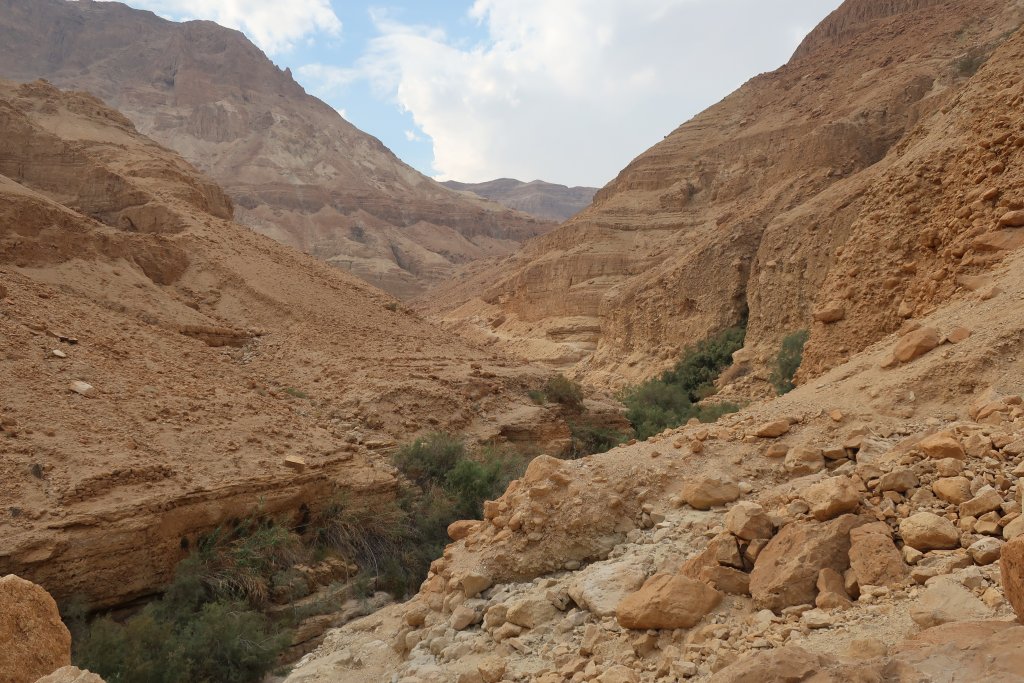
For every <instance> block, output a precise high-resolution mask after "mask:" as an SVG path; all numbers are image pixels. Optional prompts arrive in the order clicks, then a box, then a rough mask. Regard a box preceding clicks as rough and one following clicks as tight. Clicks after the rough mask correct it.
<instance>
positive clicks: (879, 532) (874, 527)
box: [850, 522, 909, 588]
mask: <svg viewBox="0 0 1024 683" xmlns="http://www.w3.org/2000/svg"><path fill="white" fill-rule="evenodd" d="M850 567H852V568H853V573H854V574H855V575H856V577H857V582H858V583H859V584H860V585H862V586H889V587H891V588H894V587H896V586H899V585H900V584H902V583H903V582H904V581H905V580H906V578H907V576H908V574H909V571H908V569H907V565H906V563H905V562H904V561H903V556H902V555H901V554H900V551H899V550H897V548H896V544H895V543H893V541H892V533H891V532H890V530H889V525H888V524H886V523H885V522H875V523H872V524H865V525H864V526H862V527H858V528H856V529H854V530H852V531H851V532H850Z"/></svg>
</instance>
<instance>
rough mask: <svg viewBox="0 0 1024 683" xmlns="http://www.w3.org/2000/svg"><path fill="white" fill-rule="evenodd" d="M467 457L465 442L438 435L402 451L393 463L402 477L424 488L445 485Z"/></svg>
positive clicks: (406, 447)
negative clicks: (453, 471) (452, 472)
mask: <svg viewBox="0 0 1024 683" xmlns="http://www.w3.org/2000/svg"><path fill="white" fill-rule="evenodd" d="M465 457H466V447H465V446H464V445H463V444H462V442H461V441H459V440H458V439H456V438H454V437H453V436H451V435H449V434H445V433H443V432H434V433H433V434H428V435H427V436H424V437H421V438H419V439H416V440H415V441H413V442H412V443H411V444H407V445H405V446H402V447H401V448H400V449H398V452H397V453H395V455H394V457H393V461H394V463H395V467H397V468H398V469H399V470H400V471H401V472H402V474H404V475H405V476H406V477H408V478H409V479H411V480H412V481H413V482H414V483H416V484H417V485H418V486H420V487H426V486H427V485H428V484H431V483H433V484H440V483H442V482H444V480H445V477H447V476H448V473H449V472H450V471H451V470H452V469H453V468H454V467H455V465H457V464H458V463H459V461H460V460H463V459H464V458H465Z"/></svg>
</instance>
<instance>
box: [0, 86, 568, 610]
mask: <svg viewBox="0 0 1024 683" xmlns="http://www.w3.org/2000/svg"><path fill="white" fill-rule="evenodd" d="M0 131H2V134H0V340H2V345H0V376H2V377H3V381H2V382H0V452H2V453H3V457H2V458H0V481H2V483H0V499H2V500H3V501H4V504H3V515H2V517H0V537H2V538H3V539H4V542H3V544H2V545H0V573H7V572H14V573H17V574H19V575H21V576H24V577H26V578H30V579H32V580H34V581H37V582H38V583H40V584H42V585H43V586H45V587H47V588H48V589H49V590H51V591H52V592H53V593H54V595H55V596H57V597H58V598H59V599H62V600H63V599H67V598H69V597H71V596H79V597H81V598H84V599H86V600H87V601H88V602H89V604H91V605H93V606H102V605H109V604H117V603H121V602H124V601H126V600H130V599H132V598H135V597H138V596H144V595H148V594H151V593H153V592H154V591H156V590H158V589H160V588H161V587H162V586H164V585H165V584H166V583H167V582H168V581H169V579H170V577H171V572H172V570H173V567H174V565H175V563H176V562H177V561H178V560H180V559H181V558H183V557H184V556H185V555H186V554H187V552H188V551H189V549H190V547H192V544H194V543H195V541H196V539H197V538H198V536H199V535H200V534H201V533H204V532H206V531H209V530H210V529H212V528H213V527H215V526H217V525H219V524H221V523H223V522H225V520H230V519H232V518H237V517H240V516H244V515H246V514H249V513H251V512H252V511H253V509H254V506H262V509H263V510H264V511H266V512H267V513H275V512H294V513H295V514H300V512H299V511H300V509H302V508H303V507H304V506H305V507H306V508H310V509H311V508H315V506H316V505H317V504H318V503H319V502H322V501H323V500H325V498H327V497H328V495H329V494H330V493H331V491H332V490H335V489H337V488H339V487H340V488H341V489H342V490H344V491H346V492H347V495H349V496H350V498H351V500H353V501H360V500H361V501H364V502H369V501H372V500H374V497H376V496H390V495H391V494H392V490H393V487H394V484H395V475H394V470H393V468H391V466H390V465H389V464H387V459H386V458H385V457H384V455H383V453H386V452H387V451H388V450H389V449H390V448H391V447H392V446H393V445H394V443H395V440H396V439H403V438H407V437H409V436H410V435H412V434H414V433H418V432H422V431H430V430H449V431H452V432H456V433H465V434H469V435H471V436H475V437H477V438H481V439H482V438H488V437H501V436H502V434H503V433H505V432H506V431H507V432H509V433H510V434H511V435H512V436H511V437H510V438H516V439H521V440H529V439H531V438H536V439H539V441H540V443H539V444H537V445H538V447H546V448H551V447H557V442H558V439H559V438H563V437H564V435H566V434H567V429H566V427H565V425H564V424H561V423H559V421H558V420H557V418H556V417H555V415H554V414H553V413H551V412H550V409H549V408H548V407H545V406H538V405H534V404H533V403H531V402H530V401H529V399H527V397H526V391H527V388H529V386H533V384H534V383H535V382H536V381H538V380H539V378H540V375H539V374H538V371H535V370H532V369H530V368H529V367H525V366H522V365H521V364H519V363H516V362H509V361H506V360H503V359H502V358H500V357H498V356H495V355H493V354H490V353H487V352H484V351H481V350H478V349H476V348H473V347H471V346H469V345H466V344H464V343H461V342H459V341H458V340H453V339H451V338H450V337H449V335H447V334H446V333H444V332H441V331H439V330H437V329H435V328H434V327H432V326H431V325H428V324H426V323H424V322H423V321H421V320H420V319H419V318H418V317H417V316H415V315H414V314H412V313H411V312H410V311H409V310H407V309H406V308H405V307H403V306H402V305H401V304H399V303H398V302H396V301H395V300H394V299H392V298H390V297H389V296H387V295H386V294H384V293H383V292H380V291H378V290H376V289H374V288H372V287H370V286H369V285H367V284H365V283H363V282H362V281H361V280H359V279H357V278H355V277H353V276H350V275H347V274H345V273H342V272H340V271H338V270H337V269H333V268H331V267H329V266H327V265H326V264H323V263H321V262H319V261H316V260H315V259H313V258H311V257H309V256H305V255H303V254H301V253H299V252H296V251H294V250H291V249H288V248H286V247H282V246H281V245H279V244H277V243H276V242H274V241H272V240H270V239H269V238H267V237H264V236H261V235H257V234H255V233H253V232H251V231H249V230H247V229H245V228H244V227H242V226H240V225H238V224H237V223H234V222H232V220H231V216H232V206H231V203H230V201H229V199H228V198H227V196H226V195H225V194H224V192H222V191H221V190H220V189H219V188H218V187H217V186H216V185H214V184H213V183H212V182H210V181H209V180H206V179H205V178H204V177H203V176H201V175H200V174H199V173H198V172H197V171H196V170H195V169H194V168H192V167H191V166H189V165H188V164H187V163H186V162H185V161H183V160H182V159H181V158H180V157H179V156H178V155H177V154H175V153H173V152H171V151H169V150H167V149H165V148H162V147H160V146H158V145H157V144H155V143H154V142H152V141H151V140H149V139H148V138H146V137H144V136H143V135H141V134H140V133H138V132H137V131H136V130H135V128H134V127H133V125H132V124H131V123H130V122H129V121H128V119H126V118H125V117H124V116H122V115H121V114H119V113H117V112H115V111H113V110H111V109H108V108H107V107H106V106H105V105H103V103H101V102H100V101H99V100H98V99H96V98H95V97H93V96H91V95H88V94H83V93H62V92H60V91H59V90H57V89H56V88H54V87H53V86H51V85H49V84H46V83H41V82H37V83H31V84H25V85H20V86H19V85H15V84H12V83H9V82H2V83H0ZM552 439H553V440H554V445H552V443H551V440H552Z"/></svg>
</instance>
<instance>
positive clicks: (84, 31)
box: [0, 0, 552, 297]
mask: <svg viewBox="0 0 1024 683" xmlns="http://www.w3.org/2000/svg"><path fill="white" fill-rule="evenodd" d="M0 76H3V77H7V78H12V79H14V80H21V81H32V80H35V79H37V78H45V79H47V80H49V81H51V82H53V83H54V84H56V85H58V86H61V87H67V88H74V89H78V90H89V91H91V92H93V93H94V94H96V95H98V96H99V97H100V98H101V99H103V100H104V101H105V102H107V103H108V104H110V105H111V106H113V107H114V108H115V109H118V110H120V111H121V112H122V113H124V114H125V115H127V116H128V117H129V118H130V119H132V121H133V122H134V123H135V124H136V126H137V127H138V128H139V130H140V131H142V132H143V133H145V134H147V135H148V136H150V137H152V138H153V139H155V140H157V141H158V142H160V143H161V144H164V145H165V146H168V147H170V148H172V149H174V150H175V151H177V152H179V153H181V154H182V155H183V156H184V157H185V158H186V159H188V160H190V161H192V162H193V163H195V164H196V166H197V167H199V168H200V169H201V170H203V171H204V172H206V173H208V174H209V175H210V176H211V177H213V178H214V180H216V181H218V182H219V183H220V184H221V185H222V186H223V187H224V188H225V190H226V191H227V192H228V194H229V195H230V196H231V197H232V199H233V201H234V204H235V206H236V214H237V218H238V220H239V221H240V222H242V223H243V224H245V225H248V226H249V227H251V228H253V229H254V230H256V231H258V232H262V233H264V234H268V235H270V236H271V237H274V238H275V239H277V240H278V241H281V242H283V243H285V244H288V245H290V246H293V247H296V248H298V249H300V250H302V251H306V252H307V253H310V254H312V255H314V256H317V257H318V258H321V259H323V260H325V261H327V262H329V263H332V264H333V265H336V266H338V267H342V268H344V269H346V270H349V271H350V272H353V273H354V274H356V275H358V276H360V277H362V278H363V279H365V280H367V281H370V282H371V283H373V284H375V285H378V286H380V287H382V288H384V289H386V290H388V291H390V292H391V293H393V294H396V295H399V296H403V297H407V296H410V295H412V294H415V293H417V292H419V291H421V290H422V289H423V287H424V285H425V284H426V283H428V282H431V281H436V280H438V279H441V278H444V277H445V276H447V274H448V273H450V272H451V270H452V269H453V268H454V267H455V266H456V265H459V264H463V263H466V262H468V261H470V260H473V259H477V258H483V257H493V256H500V255H503V254H508V253H511V252H513V251H515V250H516V249H518V246H519V243H520V242H521V241H522V240H524V239H527V238H529V237H532V236H536V235H539V234H541V233H543V232H545V231H546V230H548V229H549V228H550V227H551V225H552V223H550V222H546V221H539V220H537V219H535V218H532V217H529V216H526V215H525V214H521V213H517V212H514V211H511V210H509V209H507V208H505V207H502V206H500V205H498V204H494V203H491V202H487V201H484V200H480V199H474V198H471V197H467V196H466V195H460V194H458V193H455V192H452V191H450V190H448V189H447V188H444V187H442V186H441V185H439V184H438V183H436V182H434V181H433V180H431V179H429V178H427V177H425V176H423V175H421V174H420V173H418V172H417V171H415V170H413V169H412V168H411V167H409V166H408V165H406V164H404V163H403V162H401V161H400V160H399V159H398V158H397V157H396V156H395V155H394V154H393V153H392V152H391V151H390V150H388V149H387V148H386V147H385V146H384V145H383V144H382V143H381V142H380V140H378V139H376V138H374V137H372V136H370V135H367V134H365V133H363V132H362V131H359V130H358V129H357V128H355V127H354V126H352V125H351V124H350V123H349V122H347V121H345V120H344V119H343V118H342V117H341V116H340V114H338V113H337V112H336V111H335V110H334V109H333V108H331V107H330V106H328V105H327V104H325V103H323V102H321V101H320V100H318V99H316V98H315V97H312V96H310V95H308V94H306V92H305V91H304V90H303V89H302V87H301V86H300V85H299V84H298V83H297V82H295V80H294V79H293V78H292V77H291V74H290V72H289V71H288V70H282V69H279V68H278V67H276V66H275V65H274V64H273V63H272V62H270V60H269V59H267V58H266V56H265V55H264V54H263V53H262V52H261V51H260V50H259V49H258V48H257V47H256V46H255V45H253V44H252V43H251V42H250V41H249V40H248V39H246V38H245V36H244V35H242V34H241V33H240V32H238V31H234V30H231V29H225V28H223V27H220V26H218V25H217V24H214V23H212V22H208V21H194V22H187V23H183V24H178V23H174V22H170V21H168V20H165V19H162V18H160V17H158V16H156V15H155V14H153V13H151V12H147V11H143V10H136V9H132V8H130V7H127V6H125V5H122V4H120V3H106V2H104V3H87V4H86V3H73V2H65V1H64V0H2V2H0Z"/></svg>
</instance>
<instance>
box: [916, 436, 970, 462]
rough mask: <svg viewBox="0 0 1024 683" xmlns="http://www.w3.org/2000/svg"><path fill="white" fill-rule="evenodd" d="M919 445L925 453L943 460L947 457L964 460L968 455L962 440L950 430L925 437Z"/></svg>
mask: <svg viewBox="0 0 1024 683" xmlns="http://www.w3.org/2000/svg"><path fill="white" fill-rule="evenodd" d="M918 445H919V446H920V448H921V450H922V451H924V454H925V455H927V456H928V457H929V458H935V459H936V460H943V459H945V458H956V459H957V460H963V459H964V458H966V457H967V453H966V452H965V451H964V447H963V445H961V443H960V441H959V440H958V439H957V438H956V437H955V436H954V435H952V434H949V433H948V432H939V433H938V434H932V435H931V436H928V437H925V438H924V439H922V440H921V443H920V444H918Z"/></svg>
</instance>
